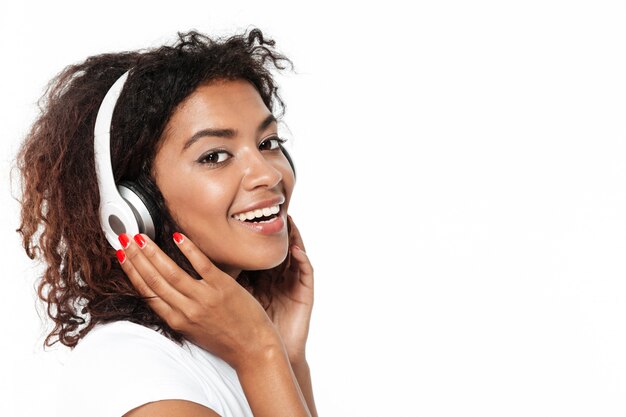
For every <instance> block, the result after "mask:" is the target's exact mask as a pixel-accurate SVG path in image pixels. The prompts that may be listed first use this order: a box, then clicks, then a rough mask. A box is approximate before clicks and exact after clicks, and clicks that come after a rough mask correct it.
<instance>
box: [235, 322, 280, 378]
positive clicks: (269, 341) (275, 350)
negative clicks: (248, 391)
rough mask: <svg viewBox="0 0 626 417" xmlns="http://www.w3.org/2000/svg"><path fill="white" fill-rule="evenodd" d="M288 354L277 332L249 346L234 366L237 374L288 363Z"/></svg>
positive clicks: (265, 335)
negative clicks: (283, 362) (278, 363)
mask: <svg viewBox="0 0 626 417" xmlns="http://www.w3.org/2000/svg"><path fill="white" fill-rule="evenodd" d="M286 357H287V353H286V351H285V347H284V345H283V343H282V340H281V338H280V336H279V335H278V334H277V333H276V332H268V333H267V334H264V335H263V336H262V337H260V338H259V340H258V341H257V342H255V343H253V344H251V345H250V346H249V348H248V349H246V352H245V353H244V354H243V355H242V356H241V359H240V360H239V361H237V362H236V363H234V364H232V365H233V368H234V369H235V371H237V373H239V372H246V371H249V370H252V371H254V370H256V369H259V368H263V367H265V366H272V365H273V364H276V363H277V362H280V361H286Z"/></svg>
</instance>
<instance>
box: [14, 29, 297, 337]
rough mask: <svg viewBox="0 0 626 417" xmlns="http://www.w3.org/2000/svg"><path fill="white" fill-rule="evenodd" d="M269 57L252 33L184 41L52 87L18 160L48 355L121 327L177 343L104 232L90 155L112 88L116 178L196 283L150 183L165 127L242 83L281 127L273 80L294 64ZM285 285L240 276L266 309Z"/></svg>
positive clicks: (104, 63) (92, 62)
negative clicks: (157, 220)
mask: <svg viewBox="0 0 626 417" xmlns="http://www.w3.org/2000/svg"><path fill="white" fill-rule="evenodd" d="M274 45H275V42H274V41H273V40H271V39H265V38H264V37H263V34H262V32H261V31H260V30H259V29H256V28H254V29H251V30H248V31H246V32H245V33H243V34H241V35H235V36H231V37H228V38H216V39H212V38H210V37H208V36H206V35H203V34H201V33H198V32H197V31H190V32H187V33H179V34H178V39H177V40H176V42H175V43H174V44H173V45H172V46H162V47H159V48H154V49H148V50H140V51H134V52H121V53H109V54H102V55H97V56H93V57H90V58H88V59H86V60H85V61H84V62H83V63H80V64H77V65H71V66H69V67H67V68H65V69H64V70H63V71H62V72H61V73H60V74H59V75H58V76H56V77H55V78H54V79H53V80H52V81H51V82H50V84H49V86H48V89H47V91H46V93H45V94H44V96H43V97H42V98H41V100H40V102H39V104H40V110H41V113H40V115H39V117H38V119H37V120H36V121H35V123H34V124H33V126H32V129H31V130H30V132H29V134H28V135H27V137H26V138H25V141H24V143H23V144H22V147H21V149H20V152H19V154H18V157H17V166H18V168H19V171H20V174H21V177H22V198H21V203H22V208H21V224H20V227H19V229H18V232H19V233H21V235H22V241H23V246H24V249H25V251H26V253H27V255H28V256H29V257H30V258H32V259H34V258H39V259H41V260H42V261H43V262H44V263H45V266H46V268H45V270H44V273H43V276H42V277H41V280H40V281H39V284H38V294H39V297H40V298H41V300H43V301H44V302H45V303H46V305H47V313H48V316H49V317H50V318H51V319H52V321H53V322H54V328H53V329H52V331H51V332H50V333H49V334H48V336H47V338H46V340H45V345H47V346H50V345H52V344H54V343H55V342H61V343H62V344H64V345H66V346H70V347H74V346H75V345H76V344H77V343H78V341H79V340H80V339H81V338H82V337H83V336H85V335H86V334H87V333H88V332H89V331H90V330H91V329H92V328H93V326H94V325H96V324H98V323H106V322H111V321H117V320H129V321H132V322H135V323H138V324H142V325H146V326H150V327H154V328H157V329H160V330H161V331H162V332H163V333H164V334H166V335H167V336H168V337H170V338H172V339H173V340H177V341H180V340H182V336H181V335H180V334H178V333H177V332H175V331H174V330H172V329H171V328H169V327H168V326H167V324H166V323H165V322H164V321H163V320H162V319H161V318H160V317H159V316H158V315H156V314H155V313H154V312H153V311H152V310H151V309H150V308H149V306H148V305H147V303H146V302H145V299H144V298H142V297H141V296H140V295H139V294H138V293H137V291H136V290H135V288H134V287H133V286H132V284H131V283H130V282H129V280H128V279H127V277H126V275H125V274H124V272H123V271H122V269H121V267H120V265H119V263H118V262H117V261H115V259H116V258H115V252H114V250H113V249H112V248H111V247H110V246H109V245H108V243H107V241H106V238H105V236H104V233H103V232H102V230H101V227H100V223H99V214H98V210H99V193H98V184H97V180H96V173H95V165H94V147H93V129H94V125H95V119H96V114H97V111H98V108H99V106H100V103H101V102H102V99H103V98H104V95H105V94H106V92H107V91H108V89H109V88H110V87H111V85H112V84H113V83H114V82H115V81H116V80H117V79H118V78H119V77H120V76H121V75H122V74H123V73H124V72H126V71H129V70H130V74H129V77H128V80H127V82H126V85H125V87H124V90H123V92H122V94H121V96H120V98H119V100H118V103H117V106H116V108H115V112H114V114H113V121H112V127H111V159H112V161H113V162H112V164H113V173H114V177H115V180H116V182H120V181H123V180H131V181H134V182H137V183H139V184H140V185H141V186H142V187H143V188H144V189H145V190H147V191H148V193H149V194H150V195H151V197H152V199H153V201H154V202H155V203H156V204H157V207H158V208H159V209H160V212H161V215H162V219H161V220H162V222H161V227H159V232H158V235H157V236H156V239H155V240H156V243H157V244H158V245H159V246H160V247H161V248H162V249H163V251H164V252H165V253H166V254H168V255H169V256H170V257H171V258H172V259H174V261H175V262H176V263H178V264H179V265H181V266H182V267H183V269H185V270H186V271H187V272H188V273H190V274H191V275H195V276H197V274H196V273H195V271H194V270H193V268H192V267H191V265H190V264H189V262H188V261H187V259H186V258H184V256H183V255H182V254H181V253H180V251H178V250H177V249H176V248H175V245H174V243H173V241H172V239H171V235H172V233H173V232H174V231H176V230H180V229H179V228H178V227H177V225H176V222H175V221H174V219H173V218H172V216H171V215H170V213H169V211H168V210H167V207H166V206H165V202H164V199H163V196H162V195H161V193H160V192H159V190H158V188H157V186H156V184H155V182H154V179H153V178H152V176H151V168H152V163H153V160H154V157H155V155H156V153H157V150H158V147H159V144H160V142H161V138H162V135H163V133H164V129H165V126H166V124H167V122H168V120H169V118H170V116H171V115H172V113H173V112H174V110H175V109H176V107H177V106H178V105H179V104H180V103H181V102H183V100H185V98H186V97H188V96H189V95H190V94H191V93H192V92H193V91H194V90H195V89H196V88H197V87H198V86H200V85H201V84H204V83H207V82H211V81H214V80H236V79H243V80H247V81H249V82H250V83H251V84H252V85H253V86H254V87H255V88H256V89H257V90H258V92H259V94H260V96H261V98H262V99H263V102H264V103H265V105H266V106H267V108H268V109H269V110H270V111H272V112H275V110H276V111H279V112H280V113H279V116H282V114H283V113H284V109H285V106H284V103H283V102H282V100H281V98H280V96H279V94H278V87H277V86H276V85H275V81H274V79H273V77H272V71H274V70H285V69H287V68H291V69H293V64H292V62H291V61H290V60H289V59H288V58H286V57H285V56H284V55H282V54H280V53H279V52H277V51H276V49H275V48H274ZM288 262H289V259H286V260H285V262H283V267H284V266H285V265H287V263H288ZM264 272H265V274H264ZM280 275H281V274H279V273H276V272H275V271H274V272H272V271H257V272H252V271H244V272H243V273H242V274H241V275H240V277H239V278H238V281H239V282H240V283H241V284H242V285H244V286H246V287H248V288H249V289H250V290H251V292H252V293H253V294H255V296H257V298H259V299H260V300H265V304H266V305H265V307H266V308H267V307H268V306H269V304H268V303H271V292H272V287H273V285H274V284H275V283H276V281H277V280H279V279H280V278H279V276H280Z"/></svg>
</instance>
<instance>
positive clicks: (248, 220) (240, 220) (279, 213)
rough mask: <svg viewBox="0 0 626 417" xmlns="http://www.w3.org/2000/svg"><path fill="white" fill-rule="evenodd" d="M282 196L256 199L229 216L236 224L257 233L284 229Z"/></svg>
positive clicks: (268, 233) (273, 232)
mask: <svg viewBox="0 0 626 417" xmlns="http://www.w3.org/2000/svg"><path fill="white" fill-rule="evenodd" d="M284 202H285V198H284V197H283V196H278V197H275V198H271V199H266V200H262V201H258V202H256V203H253V204H251V205H249V206H248V207H246V208H245V209H243V210H241V211H238V212H237V213H235V214H233V215H232V216H231V217H232V218H233V220H235V221H236V223H237V224H239V225H241V226H243V227H245V228H246V229H247V230H251V231H254V232H257V233H261V234H265V235H272V234H277V233H281V232H282V231H283V230H284V229H285V224H286V223H285V214H284V210H283V209H282V204H283V203H284Z"/></svg>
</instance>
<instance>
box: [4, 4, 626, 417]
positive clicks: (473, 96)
mask: <svg viewBox="0 0 626 417" xmlns="http://www.w3.org/2000/svg"><path fill="white" fill-rule="evenodd" d="M406 4H408V2H407V3H404V2H403V3H400V2H397V1H384V2H377V4H375V5H365V4H364V2H354V3H353V4H350V3H348V2H339V1H333V2H324V1H310V2H306V3H305V2H296V1H283V2H276V1H263V2H261V1H254V2H251V1H250V2H243V1H233V2H229V1H220V2H216V1H208V0H203V1H175V2H174V1H172V2H155V1H151V2H143V3H142V2H133V1H111V0H108V1H103V2H85V1H81V2H79V1H76V2H70V1H54V2H41V3H40V4H37V3H35V2H33V1H21V2H17V1H12V2H8V1H7V2H3V3H2V5H0V118H1V119H0V121H1V123H0V126H1V129H0V132H1V133H0V135H1V139H2V142H1V143H2V150H1V157H2V161H1V163H2V167H1V168H2V169H1V173H2V178H1V184H2V186H1V187H2V188H1V191H2V193H1V196H0V198H1V201H0V206H1V207H2V216H1V217H0V226H1V227H2V230H1V236H2V243H1V244H0V245H1V247H0V248H1V253H2V255H1V256H2V258H1V259H0V261H1V262H2V274H1V279H2V281H1V284H0V320H1V327H0V396H1V400H0V415H2V416H40V415H41V416H42V415H51V414H50V413H49V411H48V410H50V409H54V405H53V404H54V401H55V393H56V391H55V390H57V389H59V388H58V387H57V386H56V382H57V379H58V375H59V372H60V369H61V366H60V363H61V362H62V360H63V357H64V355H65V354H66V351H65V350H63V349H60V348H55V349H52V350H51V351H50V352H47V353H45V352H43V351H42V349H41V343H42V335H43V327H42V325H41V324H40V320H39V317H38V316H37V313H36V310H35V306H36V302H35V298H34V295H33V285H34V284H33V283H34V281H35V279H36V275H37V274H36V272H37V270H36V265H35V264H33V263H32V262H30V261H29V260H28V259H27V258H26V256H25V255H24V253H23V251H22V250H21V249H20V246H19V239H18V236H17V234H16V233H15V232H14V230H15V229H16V228H17V227H18V214H17V213H18V205H17V203H16V202H15V201H14V200H13V199H12V197H11V193H10V189H9V169H10V167H11V164H12V158H13V156H14V153H15V151H16V150H17V147H18V145H19V143H20V140H21V139H22V138H23V137H24V135H25V133H26V132H27V129H28V127H29V124H30V123H31V122H32V121H33V119H34V117H35V115H36V105H35V103H36V100H37V99H38V98H39V96H40V95H41V94H42V92H43V88H44V87H45V85H46V83H47V81H48V80H49V79H50V78H52V77H53V76H54V75H55V74H56V73H57V72H59V71H60V70H61V69H62V68H63V67H64V66H65V65H68V64H70V63H74V62H78V61H81V60H83V59H84V58H86V57H87V56H89V55H93V54H98V53H103V52H110V51H121V50H128V49H137V48H142V47H146V46H156V45H160V44H162V43H164V42H170V41H171V40H172V39H173V38H174V35H175V33H176V32H177V31H184V30H188V29H192V28H196V29H198V30H201V31H205V32H207V33H211V34H224V33H232V32H239V31H241V30H243V29H245V28H247V27H249V26H258V27H260V28H261V29H262V30H263V31H264V33H266V35H267V36H270V37H272V38H274V39H275V40H276V41H277V46H278V48H279V49H280V50H282V51H283V52H285V53H286V54H287V55H288V56H289V57H291V58H292V59H293V61H294V63H295V65H296V70H297V74H294V75H291V76H289V77H283V78H281V86H282V88H283V96H284V99H285V101H286V103H287V106H288V109H287V113H286V116H285V120H286V122H287V123H288V125H289V127H290V128H291V131H292V133H293V138H292V140H291V141H292V144H291V146H292V153H293V156H294V158H295V159H296V164H297V168H298V174H299V175H298V186H297V189H296V193H295V194H294V201H293V203H292V207H293V211H292V215H293V217H294V218H295V220H296V221H297V223H298V224H299V226H300V229H301V230H302V233H303V236H304V238H305V243H306V246H307V250H308V252H309V255H310V257H311V258H312V260H313V261H314V265H315V267H316V286H317V288H316V290H317V298H316V310H315V312H314V318H313V323H312V329H311V334H310V343H309V360H310V364H311V367H312V370H313V378H314V387H315V394H316V399H317V403H318V408H319V412H320V416H360V417H365V416H396V415H402V416H420V417H426V416H428V417H431V416H433V417H434V416H481V417H485V416H534V417H538V416H550V417H552V416H568V417H571V416H624V415H625V414H626V279H625V277H626V274H625V273H626V140H625V136H626V123H625V122H626V52H625V51H626V24H625V22H626V4H625V2H623V1H602V0H593V1H591V0H589V1H571V0H570V1H556V0H530V1H528V0H527V1H497V0H493V1H486V0H479V1H472V2H467V1H460V0H457V1H446V0H443V1H442V0H439V1H429V2H425V1H423V2H414V4H413V6H411V7H409V6H407V5H406ZM15 191H17V190H15ZM91 377H92V376H90V375H85V384H89V379H90V378H91ZM61 389H62V388H61Z"/></svg>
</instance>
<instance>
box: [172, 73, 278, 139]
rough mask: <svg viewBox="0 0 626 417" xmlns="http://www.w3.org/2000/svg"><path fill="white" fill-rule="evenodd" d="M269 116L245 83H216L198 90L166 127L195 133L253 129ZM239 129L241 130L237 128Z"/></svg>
mask: <svg viewBox="0 0 626 417" xmlns="http://www.w3.org/2000/svg"><path fill="white" fill-rule="evenodd" d="M268 114H270V111H269V109H268V108H267V106H265V103H263V99H262V98H261V95H260V94H259V92H258V91H257V90H256V88H255V87H254V86H253V85H252V84H251V83H250V82H248V81H245V80H218V81H212V82H210V83H207V84H203V85H201V86H199V87H198V88H197V89H196V90H195V91H194V92H193V93H191V94H190V95H189V96H188V97H187V98H186V99H185V100H184V101H183V102H182V103H181V104H180V105H179V106H178V107H177V108H176V110H174V113H173V114H172V117H171V118H170V121H169V122H168V127H169V128H170V129H174V130H185V131H196V130H198V129H204V128H207V127H214V128H229V127H230V128H240V129H245V124H250V125H251V126H253V127H256V124H257V123H258V121H259V120H257V119H263V118H264V117H265V116H267V115H268ZM240 125H241V126H240Z"/></svg>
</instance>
